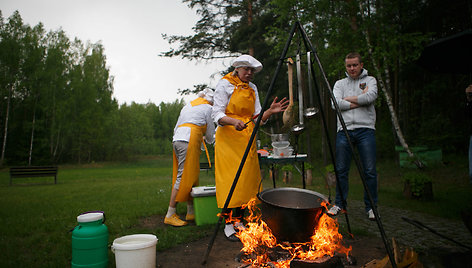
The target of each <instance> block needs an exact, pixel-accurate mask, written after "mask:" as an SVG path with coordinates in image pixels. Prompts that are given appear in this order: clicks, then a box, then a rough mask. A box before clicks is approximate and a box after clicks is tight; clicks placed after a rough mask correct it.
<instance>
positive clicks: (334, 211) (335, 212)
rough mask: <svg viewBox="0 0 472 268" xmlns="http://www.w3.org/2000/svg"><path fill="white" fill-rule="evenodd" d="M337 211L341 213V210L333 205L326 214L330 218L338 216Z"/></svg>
mask: <svg viewBox="0 0 472 268" xmlns="http://www.w3.org/2000/svg"><path fill="white" fill-rule="evenodd" d="M339 211H341V208H340V207H338V206H336V205H334V206H332V207H331V208H330V209H329V210H328V214H329V215H332V216H336V215H338V213H339Z"/></svg>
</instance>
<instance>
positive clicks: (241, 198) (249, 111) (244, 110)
mask: <svg viewBox="0 0 472 268" xmlns="http://www.w3.org/2000/svg"><path fill="white" fill-rule="evenodd" d="M223 79H227V80H228V81H229V82H230V83H231V84H233V85H234V86H235V88H234V91H233V94H232V95H231V98H230V101H229V103H228V105H227V106H226V110H225V113H226V115H227V116H229V117H232V118H237V119H240V120H241V121H243V122H247V121H249V120H251V119H252V117H253V114H254V104H255V101H256V94H255V93H254V90H253V89H252V88H251V87H249V84H247V83H243V82H241V80H240V79H239V78H238V77H237V76H232V75H231V74H227V75H226V76H224V77H223ZM253 129H254V124H248V126H247V128H246V129H244V130H242V131H237V130H236V129H235V128H234V126H232V125H226V126H218V128H217V130H216V136H215V138H216V140H215V182H216V200H217V203H218V207H219V208H223V207H224V204H225V202H226V198H227V196H228V193H229V190H230V188H231V185H232V184H233V181H234V178H235V176H236V172H237V170H238V168H239V165H240V164H241V159H242V157H243V155H244V151H245V150H246V147H247V144H248V142H249V139H250V137H251V134H252V130H253ZM260 181H261V172H260V167H259V159H258V157H257V152H256V144H255V142H253V143H252V145H251V149H250V151H249V154H248V156H247V159H246V162H245V163H244V167H243V169H242V172H241V175H240V177H239V179H238V183H237V185H236V188H235V190H234V192H233V195H232V197H231V201H230V203H229V205H228V208H235V207H240V206H242V205H244V204H246V203H247V202H248V201H249V200H250V199H251V198H253V197H255V196H256V194H257V192H258V187H259V185H260Z"/></svg>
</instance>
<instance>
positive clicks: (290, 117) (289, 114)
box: [282, 58, 295, 128]
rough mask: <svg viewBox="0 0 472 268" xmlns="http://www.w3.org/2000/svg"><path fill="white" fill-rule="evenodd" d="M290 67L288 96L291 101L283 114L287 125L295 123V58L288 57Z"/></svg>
mask: <svg viewBox="0 0 472 268" xmlns="http://www.w3.org/2000/svg"><path fill="white" fill-rule="evenodd" d="M287 67H288V98H289V103H288V106H287V109H286V110H285V111H284V113H283V115H282V122H283V123H284V126H286V127H289V128H290V127H292V126H293V124H294V123H295V119H294V113H293V60H292V59H291V58H288V62H287Z"/></svg>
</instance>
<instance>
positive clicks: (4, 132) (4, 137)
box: [0, 86, 13, 167]
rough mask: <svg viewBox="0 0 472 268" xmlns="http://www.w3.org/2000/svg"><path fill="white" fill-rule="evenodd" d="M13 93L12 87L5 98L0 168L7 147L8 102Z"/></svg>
mask: <svg viewBox="0 0 472 268" xmlns="http://www.w3.org/2000/svg"><path fill="white" fill-rule="evenodd" d="M12 91H13V86H12V87H11V88H10V90H9V91H8V98H7V111H6V114H5V128H4V131H3V145H2V156H1V158H0V167H3V161H4V160H5V149H6V147H7V135H8V117H9V115H10V102H11V92H12Z"/></svg>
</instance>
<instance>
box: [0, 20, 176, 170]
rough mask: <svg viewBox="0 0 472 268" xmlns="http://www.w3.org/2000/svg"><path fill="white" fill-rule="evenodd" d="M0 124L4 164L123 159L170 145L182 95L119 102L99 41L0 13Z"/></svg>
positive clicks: (0, 160)
mask: <svg viewBox="0 0 472 268" xmlns="http://www.w3.org/2000/svg"><path fill="white" fill-rule="evenodd" d="M0 94H1V95H0V125H1V130H2V131H1V141H2V146H1V158H0V164H1V165H2V166H4V165H42V164H53V163H68V162H69V163H89V162H93V161H105V160H127V159H129V158H130V157H133V156H135V155H146V154H163V153H169V152H170V151H171V144H170V139H171V138H170V137H172V132H173V128H174V124H175V122H176V121H177V117H178V114H179V111H180V109H181V108H182V107H183V105H184V102H183V100H176V101H174V102H173V103H160V104H159V105H156V104H154V103H148V104H136V103H134V102H133V103H131V104H130V105H128V104H126V103H125V104H122V105H119V104H118V103H117V101H116V99H114V98H113V96H112V94H113V77H112V76H111V75H110V72H109V69H108V67H107V65H106V55H105V51H104V48H103V46H102V45H101V44H100V43H95V44H92V43H90V42H86V43H84V42H82V41H81V40H78V39H77V38H75V39H74V40H71V39H69V38H68V37H67V35H66V33H65V32H64V31H63V30H61V29H60V30H56V31H49V32H46V31H45V29H44V27H43V25H42V24H41V23H39V24H38V25H36V26H34V27H31V26H29V25H27V24H25V23H24V22H23V20H22V18H21V16H20V14H19V12H18V11H16V12H14V13H13V14H12V15H11V16H10V17H9V18H7V19H5V18H3V16H2V15H1V13H0Z"/></svg>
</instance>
